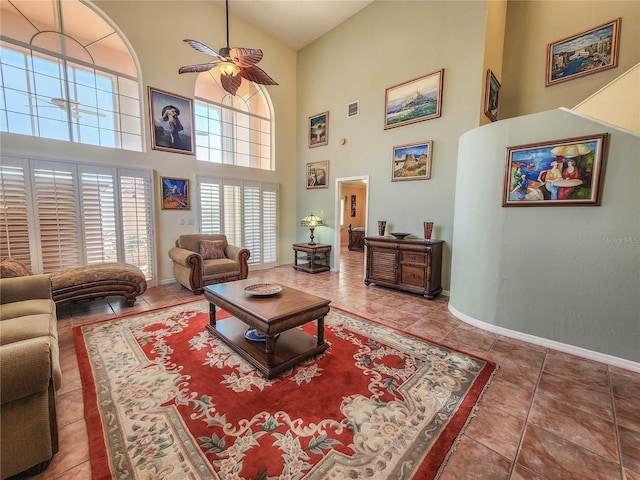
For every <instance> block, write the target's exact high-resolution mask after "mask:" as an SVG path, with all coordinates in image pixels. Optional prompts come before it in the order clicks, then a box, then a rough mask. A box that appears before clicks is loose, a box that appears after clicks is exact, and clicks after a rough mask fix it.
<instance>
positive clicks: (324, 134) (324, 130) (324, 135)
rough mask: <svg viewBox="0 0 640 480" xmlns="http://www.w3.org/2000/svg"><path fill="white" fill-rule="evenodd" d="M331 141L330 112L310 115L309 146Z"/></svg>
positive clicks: (319, 145) (317, 145) (318, 145)
mask: <svg viewBox="0 0 640 480" xmlns="http://www.w3.org/2000/svg"><path fill="white" fill-rule="evenodd" d="M328 143H329V112H323V113H319V114H318V115H313V116H312V117H309V148H313V147H321V146H322V145H326V144H328Z"/></svg>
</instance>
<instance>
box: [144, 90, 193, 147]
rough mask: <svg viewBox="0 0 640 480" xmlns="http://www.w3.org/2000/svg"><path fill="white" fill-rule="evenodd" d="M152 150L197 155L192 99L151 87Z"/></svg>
mask: <svg viewBox="0 0 640 480" xmlns="http://www.w3.org/2000/svg"><path fill="white" fill-rule="evenodd" d="M148 90H149V118H150V121H151V148H153V149H154V150H164V151H165V152H174V153H184V154H186V155H193V154H194V147H193V144H194V141H193V133H194V132H193V102H192V101H191V99H190V98H187V97H182V96H180V95H175V94H173V93H169V92H164V91H162V90H158V89H155V88H153V87H148Z"/></svg>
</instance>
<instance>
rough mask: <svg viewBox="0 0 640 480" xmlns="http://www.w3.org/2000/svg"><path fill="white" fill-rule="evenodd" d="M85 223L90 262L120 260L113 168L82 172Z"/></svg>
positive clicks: (87, 252)
mask: <svg viewBox="0 0 640 480" xmlns="http://www.w3.org/2000/svg"><path fill="white" fill-rule="evenodd" d="M81 189H82V223H83V226H84V236H85V256H86V259H87V263H98V262H117V261H118V227H117V225H116V190H115V178H114V174H113V172H103V173H99V172H82V173H81Z"/></svg>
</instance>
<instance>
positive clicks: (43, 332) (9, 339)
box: [0, 313, 58, 345]
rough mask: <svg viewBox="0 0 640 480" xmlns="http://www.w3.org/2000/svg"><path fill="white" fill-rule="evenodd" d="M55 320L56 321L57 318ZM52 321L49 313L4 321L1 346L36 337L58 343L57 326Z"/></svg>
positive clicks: (1, 327)
mask: <svg viewBox="0 0 640 480" xmlns="http://www.w3.org/2000/svg"><path fill="white" fill-rule="evenodd" d="M53 318H54V319H55V317H53ZM52 320H53V319H52V318H51V315H49V314H48V313H46V314H45V313H41V314H37V315H25V316H24V317H17V318H10V319H8V320H3V321H2V322H0V345H7V344H9V343H13V342H20V341H21V340H27V339H29V338H35V337H51V339H52V340H53V341H56V340H57V338H58V332H57V331H56V324H55V323H54V322H53V321H52Z"/></svg>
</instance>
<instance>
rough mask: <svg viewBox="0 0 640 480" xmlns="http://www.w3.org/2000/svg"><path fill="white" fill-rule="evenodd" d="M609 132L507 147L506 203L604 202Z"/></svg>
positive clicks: (570, 203) (567, 203)
mask: <svg viewBox="0 0 640 480" xmlns="http://www.w3.org/2000/svg"><path fill="white" fill-rule="evenodd" d="M607 141H608V134H607V133H600V134H595V135H587V136H583V137H572V138H566V139H562V140H552V141H548V142H541V143H533V144H528V145H518V146H514V147H507V157H506V165H505V174H504V190H503V199H502V206H503V207H534V206H539V207H548V206H577V205H591V206H594V205H600V203H601V201H602V183H603V178H604V168H605V160H606V159H605V156H606V149H607Z"/></svg>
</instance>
